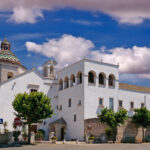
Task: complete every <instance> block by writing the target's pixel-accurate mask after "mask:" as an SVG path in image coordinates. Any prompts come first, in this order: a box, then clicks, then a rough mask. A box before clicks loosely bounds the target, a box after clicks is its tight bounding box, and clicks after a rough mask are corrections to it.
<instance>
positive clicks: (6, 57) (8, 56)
mask: <svg viewBox="0 0 150 150" xmlns="http://www.w3.org/2000/svg"><path fill="white" fill-rule="evenodd" d="M0 62H9V63H12V64H19V65H21V63H20V61H19V59H18V58H17V57H16V56H15V55H14V54H13V53H12V52H11V51H10V50H1V51H0Z"/></svg>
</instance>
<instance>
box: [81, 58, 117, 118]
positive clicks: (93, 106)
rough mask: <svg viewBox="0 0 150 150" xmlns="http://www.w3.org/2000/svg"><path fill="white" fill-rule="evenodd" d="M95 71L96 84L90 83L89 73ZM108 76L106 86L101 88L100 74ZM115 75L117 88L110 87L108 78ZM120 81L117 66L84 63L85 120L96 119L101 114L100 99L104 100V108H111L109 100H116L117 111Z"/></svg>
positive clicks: (93, 62) (91, 62)
mask: <svg viewBox="0 0 150 150" xmlns="http://www.w3.org/2000/svg"><path fill="white" fill-rule="evenodd" d="M91 70H93V71H94V72H95V73H96V84H89V83H88V72H89V71H91ZM101 72H103V73H105V74H106V85H105V86H100V85H99V80H98V75H99V73H101ZM110 74H113V75H114V76H115V78H116V81H115V87H114V88H110V87H108V76H109V75H110ZM118 79H119V70H118V66H117V65H110V64H105V63H100V62H95V61H89V60H86V61H85V63H84V99H85V100H84V101H85V102H84V103H85V107H84V119H88V118H95V117H97V113H100V110H101V108H100V107H99V98H103V101H104V106H105V107H109V98H113V99H114V110H117V106H116V103H117V99H118Z"/></svg>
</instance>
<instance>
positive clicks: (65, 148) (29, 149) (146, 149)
mask: <svg viewBox="0 0 150 150" xmlns="http://www.w3.org/2000/svg"><path fill="white" fill-rule="evenodd" d="M0 149H1V150H150V144H74V143H73V144H72V143H71V144H37V145H30V146H22V147H9V148H0Z"/></svg>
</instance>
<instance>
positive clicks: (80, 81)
mask: <svg viewBox="0 0 150 150" xmlns="http://www.w3.org/2000/svg"><path fill="white" fill-rule="evenodd" d="M81 83H82V72H78V73H77V84H81Z"/></svg>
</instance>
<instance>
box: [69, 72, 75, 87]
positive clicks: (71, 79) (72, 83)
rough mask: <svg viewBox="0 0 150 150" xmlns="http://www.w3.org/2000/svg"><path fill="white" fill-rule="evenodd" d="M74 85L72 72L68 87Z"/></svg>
mask: <svg viewBox="0 0 150 150" xmlns="http://www.w3.org/2000/svg"><path fill="white" fill-rule="evenodd" d="M74 85H75V75H74V74H72V75H71V77H70V87H72V86H74Z"/></svg>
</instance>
